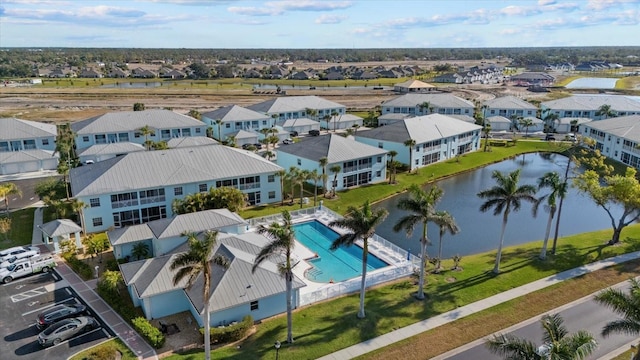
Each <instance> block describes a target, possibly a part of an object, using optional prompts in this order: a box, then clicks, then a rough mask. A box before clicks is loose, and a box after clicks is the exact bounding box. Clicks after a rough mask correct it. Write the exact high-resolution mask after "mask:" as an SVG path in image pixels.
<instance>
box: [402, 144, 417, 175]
mask: <svg viewBox="0 0 640 360" xmlns="http://www.w3.org/2000/svg"><path fill="white" fill-rule="evenodd" d="M404 146H406V147H407V148H409V173H412V172H413V147H414V146H416V141H415V140H413V139H407V140H406V141H405V142H404Z"/></svg>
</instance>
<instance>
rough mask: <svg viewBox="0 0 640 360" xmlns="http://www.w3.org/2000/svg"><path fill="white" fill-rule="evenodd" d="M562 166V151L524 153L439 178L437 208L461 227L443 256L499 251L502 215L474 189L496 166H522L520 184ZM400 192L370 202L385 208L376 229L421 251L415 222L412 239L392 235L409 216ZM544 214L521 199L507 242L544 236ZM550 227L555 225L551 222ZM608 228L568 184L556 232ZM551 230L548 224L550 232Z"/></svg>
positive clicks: (433, 251)
mask: <svg viewBox="0 0 640 360" xmlns="http://www.w3.org/2000/svg"><path fill="white" fill-rule="evenodd" d="M566 164H567V158H566V157H564V156H562V155H558V154H526V155H525V157H524V162H523V156H522V155H520V156H518V157H517V158H515V159H511V160H505V161H502V162H500V163H496V164H493V165H489V166H486V167H484V168H481V169H477V170H474V171H471V172H468V173H464V174H460V175H457V176H455V177H452V178H449V179H445V180H442V181H439V182H438V186H440V187H441V188H442V189H443V190H444V196H443V197H442V200H441V201H440V202H439V203H438V204H437V206H436V209H437V210H446V211H448V212H449V213H451V215H453V217H454V218H455V219H456V223H457V224H458V226H459V227H460V232H459V233H458V234H457V235H453V236H452V235H450V234H448V233H447V234H446V235H445V236H444V245H443V249H442V257H443V258H451V257H452V256H453V255H456V254H459V255H461V256H464V255H469V254H477V253H480V252H485V251H489V250H494V249H497V247H498V242H499V240H500V229H501V225H502V215H498V216H494V215H493V210H489V211H488V212H486V213H483V212H481V211H480V205H481V204H482V203H483V202H484V201H483V200H482V199H480V198H479V197H478V196H477V193H478V192H480V191H482V190H485V189H488V188H490V187H492V186H494V185H495V181H494V180H493V179H492V178H491V174H492V173H493V171H494V170H498V171H501V172H511V171H513V170H515V169H518V168H520V169H522V170H521V173H520V184H531V185H536V184H537V179H538V178H539V177H540V176H542V175H543V174H544V173H546V172H549V171H557V172H558V173H560V175H561V176H562V175H564V169H565V167H566ZM546 193H548V190H547V189H543V190H541V191H540V192H539V193H538V195H537V196H541V195H543V194H546ZM403 196H405V197H406V196H407V195H406V194H402V195H399V196H395V197H393V198H390V199H387V200H385V201H383V202H381V203H378V204H376V205H375V206H374V207H375V208H380V207H384V208H386V209H387V210H388V211H389V216H388V217H387V219H386V220H385V221H384V222H383V223H382V224H381V225H380V226H378V228H377V229H376V233H377V234H378V235H380V236H382V237H384V238H386V239H387V240H389V241H390V242H392V243H394V244H396V245H398V246H400V247H402V248H404V249H408V250H410V251H411V253H412V254H420V240H419V239H420V233H421V231H422V230H421V229H422V227H421V226H422V225H418V226H416V228H415V229H414V233H413V236H412V237H411V238H407V236H406V233H404V232H397V233H396V232H394V231H393V225H394V224H395V223H396V222H397V221H398V220H399V219H400V218H401V217H403V216H405V215H406V214H407V213H406V212H404V211H401V210H398V209H397V204H398V201H399V200H400V199H401V198H402V197H403ZM619 213H621V212H619ZM614 215H616V213H614ZM548 216H549V214H548V213H547V212H546V210H545V209H544V208H543V207H542V205H541V207H540V209H539V211H538V216H537V217H536V218H534V217H533V215H532V212H531V205H530V204H529V203H523V205H522V207H521V208H520V211H518V212H512V213H511V214H510V215H509V222H508V223H507V230H506V233H505V241H504V244H505V246H510V245H517V244H523V243H527V242H531V241H535V240H542V239H543V238H544V233H545V229H546V224H547V219H548ZM553 226H554V227H555V220H554V224H553ZM609 228H611V223H610V220H609V217H608V216H607V214H606V213H605V211H604V210H602V208H599V207H597V206H596V205H595V204H594V203H593V201H591V200H590V199H589V198H588V197H586V196H585V195H582V194H580V193H578V192H577V190H576V189H574V188H571V189H570V190H569V193H568V195H567V197H566V198H565V201H564V204H563V207H562V219H561V221H560V231H559V236H565V235H571V234H578V233H582V232H587V231H594V230H601V229H609ZM553 230H554V228H553V227H552V235H553ZM427 231H428V236H429V239H430V240H431V241H432V243H433V246H429V247H428V248H427V252H428V253H429V255H431V256H435V255H437V252H438V239H439V230H438V228H437V227H436V226H435V225H433V224H429V227H428V230H427ZM551 239H553V237H551ZM603 240H604V239H603Z"/></svg>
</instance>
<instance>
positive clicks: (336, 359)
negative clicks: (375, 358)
mask: <svg viewBox="0 0 640 360" xmlns="http://www.w3.org/2000/svg"><path fill="white" fill-rule="evenodd" d="M638 258H640V251H636V252H634V253H629V254H624V255H620V256H616V257H613V258H610V259H605V260H601V261H597V262H594V263H591V264H587V265H583V266H581V267H579V268H575V269H570V270H566V271H563V272H561V273H558V274H555V275H551V276H548V277H546V278H543V279H540V280H537V281H534V282H532V283H529V284H526V285H522V286H520V287H517V288H515V289H511V290H508V291H505V292H503V293H500V294H497V295H494V296H491V297H488V298H486V299H483V300H480V301H476V302H474V303H471V304H468V305H465V306H462V307H459V308H457V309H455V310H452V311H449V312H446V313H444V314H440V315H438V316H435V317H432V318H430V319H426V320H422V321H420V322H417V323H415V324H412V325H409V326H406V327H403V328H401V329H398V330H395V331H392V332H389V333H387V334H384V335H381V336H378V337H376V338H373V339H370V340H367V341H364V342H361V343H359V344H356V345H353V346H350V347H348V348H345V349H342V350H339V351H336V352H334V353H331V354H329V355H326V356H323V357H321V358H319V359H320V360H342V359H352V358H354V357H357V356H361V355H364V354H366V353H368V352H370V351H374V350H377V349H380V348H383V347H385V346H388V345H391V344H393V343H395V342H398V341H401V340H404V339H407V338H410V337H412V336H414V335H418V334H420V333H422V332H425V331H428V330H431V329H434V328H436V327H438V326H441V325H444V324H448V323H450V322H453V321H455V320H458V319H461V318H464V317H466V316H468V315H471V314H473V313H476V312H479V311H483V310H486V309H488V308H491V307H493V306H495V305H498V304H501V303H504V302H507V301H509V300H513V299H515V298H517V297H520V296H524V295H527V294H529V293H532V292H534V291H538V290H541V289H544V288H546V287H549V286H552V285H555V284H558V283H560V282H562V281H565V280H569V279H573V278H575V277H578V276H581V275H584V274H587V273H590V272H592V271H596V270H600V269H604V268H607V267H609V266H613V265H617V264H621V263H624V262H627V261H631V260H635V259H638Z"/></svg>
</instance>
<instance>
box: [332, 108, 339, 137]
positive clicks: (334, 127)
mask: <svg viewBox="0 0 640 360" xmlns="http://www.w3.org/2000/svg"><path fill="white" fill-rule="evenodd" d="M331 119H332V120H333V132H336V124H337V123H338V112H337V111H335V110H333V111H332V112H331Z"/></svg>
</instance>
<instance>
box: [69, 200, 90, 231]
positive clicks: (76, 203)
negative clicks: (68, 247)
mask: <svg viewBox="0 0 640 360" xmlns="http://www.w3.org/2000/svg"><path fill="white" fill-rule="evenodd" d="M88 207H89V205H87V204H86V203H85V202H83V201H81V200H78V199H73V200H72V201H71V209H72V210H73V211H74V212H76V213H77V214H78V218H80V225H81V227H82V233H83V234H85V235H86V234H87V231H86V227H85V222H84V209H86V208H88Z"/></svg>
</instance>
